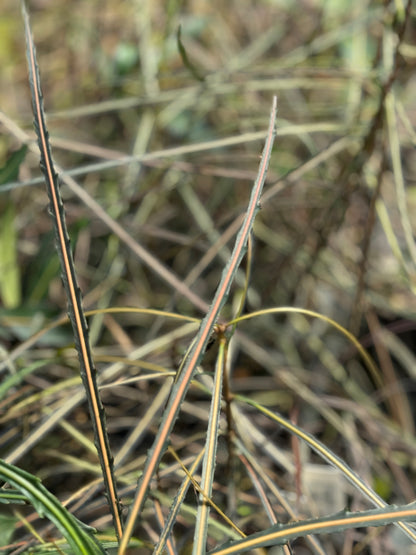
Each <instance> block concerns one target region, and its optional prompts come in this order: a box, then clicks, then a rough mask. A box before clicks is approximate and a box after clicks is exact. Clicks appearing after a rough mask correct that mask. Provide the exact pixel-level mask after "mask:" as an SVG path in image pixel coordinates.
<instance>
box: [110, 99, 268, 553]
mask: <svg viewBox="0 0 416 555" xmlns="http://www.w3.org/2000/svg"><path fill="white" fill-rule="evenodd" d="M276 112H277V100H276V97H274V99H273V106H272V111H271V115H270V124H269V129H268V133H267V138H266V143H265V146H264V149H263V154H262V158H261V162H260V167H259V171H258V174H257V179H256V181H255V183H254V186H253V190H252V192H251V196H250V201H249V205H248V207H247V211H246V214H245V218H244V221H243V224H242V226H241V229H240V231H239V232H238V235H237V238H236V241H235V245H234V249H233V252H232V253H231V256H230V259H229V261H228V263H227V265H226V266H225V268H224V270H223V273H222V276H221V280H220V283H219V285H218V287H217V290H216V293H215V295H214V299H213V301H212V304H211V306H210V308H209V310H208V312H207V314H206V316H205V317H204V319H203V320H202V322H201V325H200V328H199V331H198V334H197V336H196V338H195V340H194V341H193V343H192V347H191V348H190V350H189V354H188V356H186V360H185V361H184V364H183V366H182V368H181V369H180V371H179V375H178V376H177V379H176V380H175V384H174V386H173V388H172V392H171V394H170V397H169V400H168V403H167V406H166V409H165V412H164V413H163V416H162V421H161V424H160V426H159V430H158V433H157V435H156V438H155V440H154V442H153V445H152V448H151V449H150V451H149V454H148V456H147V459H146V462H145V466H144V470H143V474H142V476H141V479H140V481H139V484H138V488H137V493H136V496H135V499H134V501H133V504H132V507H131V509H130V514H129V518H128V520H127V523H126V527H125V530H124V536H123V538H122V541H121V543H120V548H119V553H118V555H124V553H125V551H126V549H127V545H128V541H129V538H130V537H131V535H132V533H133V529H134V525H135V522H136V518H137V516H138V515H139V513H140V511H141V510H142V508H143V505H144V502H145V500H146V496H147V492H148V489H149V486H150V482H151V480H152V476H153V475H154V473H155V471H156V469H157V466H158V464H159V462H160V460H161V458H162V456H163V453H164V451H165V449H166V444H167V441H168V438H169V434H170V432H171V430H172V428H173V425H174V423H175V420H176V418H177V416H178V413H179V410H180V408H181V404H182V401H183V399H184V397H185V395H186V393H187V391H188V388H189V385H190V383H191V380H192V378H193V376H194V373H195V370H196V368H197V365H198V363H199V361H200V359H201V357H202V355H203V354H204V351H205V347H206V345H207V343H208V340H209V338H210V335H211V332H212V330H213V328H214V325H215V322H216V320H217V318H218V316H219V313H220V311H221V309H222V307H223V306H224V303H225V301H226V299H227V297H228V292H229V289H230V286H231V283H232V281H233V279H234V275H235V273H236V271H237V269H238V266H239V264H240V262H241V260H242V258H243V256H244V253H245V249H246V246H247V241H248V237H249V234H250V232H251V230H252V227H253V222H254V218H255V215H256V213H257V211H258V209H259V199H260V196H261V193H262V190H263V185H264V182H265V179H266V173H267V168H268V165H269V160H270V155H271V151H272V147H273V142H274V137H275V134H276V132H275V121H276Z"/></svg>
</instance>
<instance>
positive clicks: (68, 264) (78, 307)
mask: <svg viewBox="0 0 416 555" xmlns="http://www.w3.org/2000/svg"><path fill="white" fill-rule="evenodd" d="M22 11H23V18H24V24H25V36H26V42H27V60H28V67H29V81H30V89H31V95H32V105H33V113H34V125H35V130H36V134H37V137H38V143H39V149H40V153H41V168H42V171H43V174H44V176H45V181H46V187H47V191H48V196H49V202H50V213H51V216H52V219H53V223H54V229H55V235H56V245H57V250H58V253H59V258H60V262H61V268H62V279H63V283H64V287H65V291H66V294H67V299H68V312H69V316H70V320H71V324H72V328H73V333H74V338H75V344H76V348H77V352H78V357H79V362H80V371H81V376H82V380H83V383H84V387H85V390H86V393H87V398H88V405H89V410H90V414H91V419H92V422H93V428H94V436H95V444H96V447H97V451H98V455H99V458H100V463H101V467H102V472H103V477H104V483H105V487H106V491H107V495H108V499H109V503H110V508H111V512H112V515H113V521H114V526H115V529H116V533H117V536H118V537H121V535H122V525H121V516H120V507H119V502H118V497H117V492H116V487H115V479H114V472H113V460H112V456H111V453H110V446H109V441H108V436H107V431H106V425H105V414H104V409H103V406H102V403H101V400H100V396H99V392H98V386H97V380H96V370H95V368H94V364H93V360H92V354H91V347H90V344H89V336H88V326H87V322H86V320H85V316H84V311H83V308H82V301H81V292H80V289H79V287H78V283H77V278H76V273H75V266H74V262H73V259H72V253H71V246H70V241H69V236H68V232H67V228H66V223H65V214H64V207H63V203H62V198H61V194H60V190H59V184H58V176H57V174H56V173H55V169H54V165H53V161H52V156H51V152H50V147H49V139H48V132H47V129H46V124H45V118H44V112H43V100H42V94H41V87H40V80H39V71H38V67H37V62H36V53H35V47H34V43H33V39H32V36H31V30H30V23H29V16H28V13H27V10H26V7H25V4H24V3H23V2H22Z"/></svg>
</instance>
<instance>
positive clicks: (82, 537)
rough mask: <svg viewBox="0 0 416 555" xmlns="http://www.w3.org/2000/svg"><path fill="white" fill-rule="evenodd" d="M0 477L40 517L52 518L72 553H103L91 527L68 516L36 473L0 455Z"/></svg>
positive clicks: (86, 554) (92, 554)
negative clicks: (3, 458)
mask: <svg viewBox="0 0 416 555" xmlns="http://www.w3.org/2000/svg"><path fill="white" fill-rule="evenodd" d="M0 479H1V480H4V481H6V482H8V483H9V484H10V485H11V486H12V487H13V488H15V489H16V490H17V491H18V492H20V493H21V494H22V495H23V496H24V497H25V499H27V500H28V501H29V502H30V503H31V505H33V507H34V508H35V509H36V511H37V513H38V514H39V516H40V517H46V518H48V519H49V520H50V521H51V522H53V523H54V525H55V526H56V527H57V528H58V530H59V531H60V532H61V534H62V535H63V536H64V537H65V539H66V540H67V542H68V543H69V545H70V546H71V548H72V549H73V552H74V553H77V554H79V555H99V554H101V555H102V554H103V553H105V551H104V550H103V549H102V547H101V546H100V544H99V543H98V542H97V541H96V539H95V538H94V537H93V536H92V535H91V533H90V532H89V531H90V530H91V528H87V527H86V526H85V525H84V524H82V522H80V521H78V520H77V519H76V518H75V517H74V516H72V515H71V513H70V512H69V511H67V509H65V507H63V506H62V505H61V504H60V502H59V501H58V499H56V497H55V496H54V495H52V494H51V493H50V492H49V491H48V490H47V489H46V488H45V487H44V486H43V485H42V484H41V482H40V480H39V479H38V478H36V476H33V475H32V474H29V473H28V472H26V471H24V470H22V469H20V468H18V467H17V466H13V465H11V464H7V463H5V462H4V461H2V460H1V459H0Z"/></svg>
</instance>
